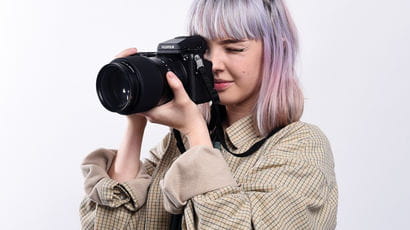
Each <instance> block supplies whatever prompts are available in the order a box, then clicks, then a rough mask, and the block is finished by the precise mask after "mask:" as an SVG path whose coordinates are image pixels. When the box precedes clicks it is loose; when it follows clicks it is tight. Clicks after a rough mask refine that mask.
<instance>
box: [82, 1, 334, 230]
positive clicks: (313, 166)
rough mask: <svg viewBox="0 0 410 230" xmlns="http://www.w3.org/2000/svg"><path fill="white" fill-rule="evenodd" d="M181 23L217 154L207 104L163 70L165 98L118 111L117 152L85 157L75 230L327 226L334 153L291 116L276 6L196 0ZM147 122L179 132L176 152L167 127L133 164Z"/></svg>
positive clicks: (295, 100) (289, 70)
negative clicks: (218, 113) (202, 41)
mask: <svg viewBox="0 0 410 230" xmlns="http://www.w3.org/2000/svg"><path fill="white" fill-rule="evenodd" d="M189 16H190V18H192V20H191V22H190V24H189V33H190V34H199V35H201V36H203V37H205V38H206V39H207V41H208V47H209V49H208V51H207V53H206V54H205V57H206V58H207V59H208V60H210V61H212V63H213V66H212V72H213V75H214V80H215V85H214V88H215V89H216V90H217V92H218V96H219V99H220V104H221V105H223V106H224V108H223V109H225V111H226V114H225V116H223V117H221V120H222V124H221V125H222V127H223V131H224V137H223V138H222V140H221V139H218V140H219V142H223V143H222V144H224V143H225V147H221V146H220V145H218V143H217V142H216V141H211V137H210V130H208V127H207V122H209V119H210V112H209V111H210V106H209V104H206V105H201V106H197V105H195V104H194V103H193V102H192V101H191V100H190V98H189V97H188V96H187V94H186V92H185V90H184V88H183V86H182V84H181V82H180V81H179V80H178V78H177V77H176V76H175V75H174V74H173V73H171V72H169V73H167V80H168V83H169V85H170V87H171V89H172V90H173V93H174V99H173V100H172V101H171V102H169V103H167V104H165V105H162V106H158V107H156V108H154V109H152V110H150V111H148V112H146V113H143V114H133V115H130V116H128V128H127V131H126V135H125V137H124V140H123V143H122V144H121V146H120V147H119V149H118V151H116V150H109V149H98V150H96V151H94V152H92V153H91V154H89V155H88V156H87V157H86V158H85V160H84V162H83V164H82V170H83V173H84V176H85V191H86V193H87V196H86V197H85V198H84V200H83V201H82V203H81V207H80V213H81V223H82V226H83V229H168V228H169V226H170V225H172V224H174V225H175V223H177V226H178V227H180V228H182V229H252V228H254V229H334V228H335V226H336V213H337V198H338V197H337V184H336V180H335V174H334V165H333V157H332V153H331V149H330V146H329V143H328V140H327V138H326V137H325V136H324V135H323V133H322V132H321V131H320V130H319V129H318V128H317V127H316V126H313V125H310V124H307V123H304V122H301V121H299V119H300V117H301V115H302V110H303V96H302V93H301V91H300V88H299V86H298V83H297V80H296V76H295V71H294V65H295V59H296V54H297V37H296V29H295V27H294V25H293V22H292V19H291V17H290V15H289V12H288V11H287V8H286V6H285V4H284V2H283V1H282V0H219V1H218V0H208V1H206V0H196V1H194V3H193V4H192V7H191V12H190V15H189ZM135 52H136V50H135V49H127V50H125V51H123V52H122V53H120V54H119V55H118V57H122V56H127V55H130V54H133V53H135ZM214 116H215V115H214ZM146 120H149V121H151V122H155V123H159V124H163V125H167V126H169V127H172V128H175V129H177V130H179V131H180V133H181V134H182V136H183V141H184V147H185V149H186V151H185V152H184V153H183V154H181V153H180V151H179V150H178V147H177V141H176V138H175V135H174V134H173V133H171V132H170V133H169V134H168V135H167V136H166V137H165V138H164V139H163V141H162V143H161V144H159V145H158V146H157V147H156V148H154V149H152V150H151V151H150V157H149V158H148V159H145V160H144V161H141V160H140V149H141V141H142V137H143V132H144V128H145V124H146ZM212 131H214V130H211V133H212ZM212 134H213V133H212ZM213 136H214V135H213ZM264 139H266V141H265V142H264V144H263V145H261V146H260V147H259V148H252V146H254V144H255V143H257V142H259V141H260V140H264ZM250 148H251V149H253V150H252V151H250V150H249V149H250ZM248 150H249V151H250V152H251V154H244V153H249V151H248ZM178 214H182V215H178ZM178 217H182V220H180V221H181V222H180V223H179V222H178ZM171 222H172V223H171ZM174 227H175V226H174Z"/></svg>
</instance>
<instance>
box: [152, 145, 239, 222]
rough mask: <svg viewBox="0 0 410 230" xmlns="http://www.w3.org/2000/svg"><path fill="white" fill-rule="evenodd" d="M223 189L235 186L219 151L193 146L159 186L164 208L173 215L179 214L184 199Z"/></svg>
mask: <svg viewBox="0 0 410 230" xmlns="http://www.w3.org/2000/svg"><path fill="white" fill-rule="evenodd" d="M226 186H238V184H237V183H236V181H235V179H234V177H233V175H232V173H231V171H230V168H229V166H228V165H227V163H226V161H225V159H224V158H223V156H222V154H221V152H220V151H219V150H218V149H214V148H210V147H207V146H195V147H192V148H191V149H189V150H188V151H186V152H185V153H184V154H182V155H181V156H179V157H178V159H177V160H175V162H174V163H173V164H172V165H171V167H170V168H169V169H168V171H167V173H166V174H165V176H164V179H162V180H161V181H160V187H161V190H162V193H163V197H164V208H165V209H166V210H167V211H168V212H170V213H173V214H179V213H182V211H183V207H184V206H185V205H186V203H187V200H189V199H191V198H192V197H194V196H196V195H199V194H203V193H206V192H210V191H213V190H216V189H219V188H223V187H226Z"/></svg>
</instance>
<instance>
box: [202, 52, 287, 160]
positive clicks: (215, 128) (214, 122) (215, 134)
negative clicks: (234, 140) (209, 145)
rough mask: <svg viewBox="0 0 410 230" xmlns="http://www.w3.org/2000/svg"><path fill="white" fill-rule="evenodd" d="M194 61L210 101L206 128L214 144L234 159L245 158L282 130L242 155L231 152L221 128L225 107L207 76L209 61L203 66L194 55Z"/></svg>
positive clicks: (211, 80)
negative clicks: (217, 143)
mask: <svg viewBox="0 0 410 230" xmlns="http://www.w3.org/2000/svg"><path fill="white" fill-rule="evenodd" d="M194 59H195V61H196V66H197V70H198V72H199V73H200V74H201V79H202V80H203V83H204V84H205V85H206V88H207V90H208V93H209V96H210V97H211V100H212V105H211V121H210V123H209V126H208V128H209V130H212V134H211V137H212V141H213V142H214V143H215V142H219V143H220V144H221V145H222V146H223V147H224V149H225V150H226V151H228V152H229V153H230V154H232V155H234V156H236V157H247V156H250V155H252V154H253V153H254V152H256V151H258V150H259V148H260V147H262V145H263V144H264V143H265V142H266V140H267V139H269V138H270V137H271V136H273V135H274V134H275V133H277V132H278V131H279V130H281V129H282V128H283V127H277V128H275V129H273V130H272V131H271V132H270V133H269V134H268V135H267V136H266V137H264V138H263V139H262V140H260V141H258V142H256V143H255V144H253V145H252V146H251V147H250V148H249V149H248V150H247V151H245V152H243V153H233V152H231V151H230V150H229V148H228V146H227V145H226V141H225V134H224V131H223V128H222V118H224V119H226V116H227V114H226V108H225V106H223V105H221V104H220V100H219V96H218V93H217V92H216V90H215V89H214V85H213V76H207V75H208V74H209V73H212V64H211V62H209V61H205V65H206V66H205V65H204V61H203V60H202V58H201V57H200V56H199V55H195V57H194ZM206 68H208V71H206Z"/></svg>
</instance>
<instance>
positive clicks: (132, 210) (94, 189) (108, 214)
mask: <svg viewBox="0 0 410 230" xmlns="http://www.w3.org/2000/svg"><path fill="white" fill-rule="evenodd" d="M168 140H169V135H168V136H167V137H166V138H164V140H163V141H162V143H160V144H159V145H158V146H156V147H155V148H153V149H151V150H150V155H149V158H147V159H145V161H144V162H142V161H140V169H139V172H138V174H137V176H136V177H135V178H134V179H131V180H129V181H127V182H123V183H119V182H117V181H116V180H113V179H111V178H110V177H109V175H108V170H109V168H110V167H111V164H112V162H113V160H114V158H115V155H116V153H117V151H116V150H111V149H97V150H95V151H93V152H92V153H90V154H89V155H87V156H86V158H85V159H84V160H83V163H82V164H81V170H82V173H83V175H84V178H85V179H84V190H85V197H84V198H83V200H82V202H81V204H80V220H81V225H82V229H126V228H127V226H129V225H130V224H131V223H130V217H131V216H134V217H133V219H134V220H135V219H138V215H139V214H138V210H139V209H140V208H141V206H143V205H144V203H145V201H146V198H147V191H148V188H149V186H150V184H151V177H152V174H153V172H154V170H155V168H156V166H157V164H158V162H159V160H160V158H161V154H162V153H163V151H164V149H165V148H166V145H167V144H168Z"/></svg>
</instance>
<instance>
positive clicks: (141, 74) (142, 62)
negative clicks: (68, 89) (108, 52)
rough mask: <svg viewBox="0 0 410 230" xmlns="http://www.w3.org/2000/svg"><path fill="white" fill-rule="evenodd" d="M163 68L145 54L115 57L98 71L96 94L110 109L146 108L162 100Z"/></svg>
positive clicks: (130, 110)
mask: <svg viewBox="0 0 410 230" xmlns="http://www.w3.org/2000/svg"><path fill="white" fill-rule="evenodd" d="M166 71H167V70H166V69H164V67H162V66H161V65H158V64H157V63H155V62H154V61H153V60H151V59H150V58H148V57H144V56H138V55H132V56H129V57H126V58H118V59H115V60H113V61H112V62H111V63H109V64H107V65H105V66H104V67H103V68H102V69H101V70H100V72H99V73H98V76H97V85H96V86H97V94H98V97H99V99H100V101H101V103H102V104H103V106H104V107H105V108H106V109H108V110H109V111H112V112H116V113H119V114H123V115H129V114H133V113H138V112H144V111H147V110H149V109H151V108H153V107H155V106H156V105H158V103H159V102H160V101H161V99H162V100H164V98H163V97H164V94H165V93H166V92H167V90H166V88H167V84H166V80H165V78H164V76H165V74H166Z"/></svg>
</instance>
